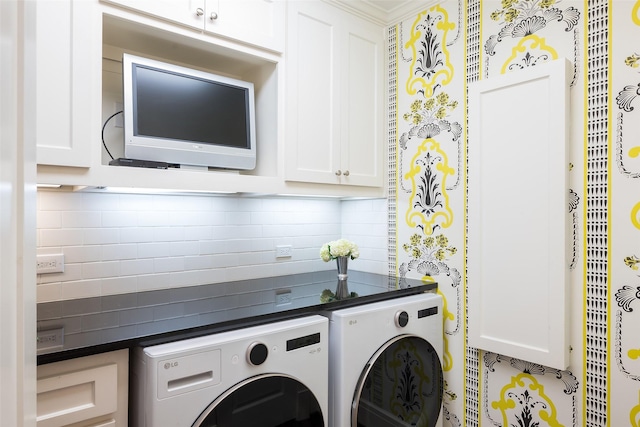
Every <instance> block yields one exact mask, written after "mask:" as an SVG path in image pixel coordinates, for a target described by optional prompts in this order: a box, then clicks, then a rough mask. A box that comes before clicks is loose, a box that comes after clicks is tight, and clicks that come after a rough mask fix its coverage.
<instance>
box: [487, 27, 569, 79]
mask: <svg viewBox="0 0 640 427" xmlns="http://www.w3.org/2000/svg"><path fill="white" fill-rule="evenodd" d="M530 51H537V52H544V53H548V54H549V56H550V57H551V58H550V60H552V59H557V58H558V52H556V50H555V49H554V48H552V47H551V46H549V45H547V43H546V42H545V39H544V38H543V37H538V36H536V35H535V34H530V35H528V36H527V37H525V38H523V39H522V40H520V43H518V44H517V45H516V46H515V47H514V48H513V49H512V50H511V56H510V57H509V58H508V59H507V60H506V62H505V63H504V65H503V66H502V69H501V70H500V73H501V74H504V73H506V72H507V71H508V70H509V65H511V64H513V63H515V61H516V59H517V58H518V56H519V55H520V54H522V53H525V52H530Z"/></svg>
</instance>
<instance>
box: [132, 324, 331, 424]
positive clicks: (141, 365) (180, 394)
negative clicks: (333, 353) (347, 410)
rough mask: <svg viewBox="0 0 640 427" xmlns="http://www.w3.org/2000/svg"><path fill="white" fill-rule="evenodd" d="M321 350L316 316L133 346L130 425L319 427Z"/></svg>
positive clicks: (323, 395)
mask: <svg viewBox="0 0 640 427" xmlns="http://www.w3.org/2000/svg"><path fill="white" fill-rule="evenodd" d="M328 353H329V352H328V321H327V319H326V318H325V317H322V316H318V315H310V316H306V317H301V318H296V319H289V320H281V321H278V322H274V323H269V324H265V325H259V326H251V327H247V328H243V329H238V330H233V331H226V332H222V333H218V334H214V335H208V336H203V337H197V338H190V339H186V340H182V341H176V342H171V343H167V344H160V345H155V346H150V347H139V348H136V349H135V350H134V354H133V364H132V381H133V390H132V399H133V400H132V405H133V408H131V410H132V411H133V414H134V415H133V419H132V421H133V425H134V426H138V427H142V426H145V427H173V426H175V427H188V426H194V427H195V426H202V427H205V426H207V427H214V426H223V427H251V426H256V427H258V426H259V427H272V426H273V427H275V426H283V427H284V426H305V427H306V426H317V427H327V426H328V415H327V414H328V401H327V396H328V378H327V376H328V374H327V372H328Z"/></svg>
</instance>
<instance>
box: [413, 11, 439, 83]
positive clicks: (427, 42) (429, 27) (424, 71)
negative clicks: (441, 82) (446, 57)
mask: <svg viewBox="0 0 640 427" xmlns="http://www.w3.org/2000/svg"><path fill="white" fill-rule="evenodd" d="M441 19H442V18H441V17H439V16H438V17H435V18H434V17H432V16H431V15H427V16H426V18H425V19H424V21H423V23H421V24H419V25H418V26H417V28H418V29H423V30H424V38H423V39H422V40H421V41H420V46H421V48H420V49H419V50H418V57H417V58H416V68H415V70H414V74H415V75H417V76H420V77H422V78H431V76H433V75H434V74H435V73H436V68H437V67H438V66H442V65H444V62H443V61H442V44H441V41H440V40H439V39H438V32H437V31H434V30H433V27H434V26H435V25H436V23H437V22H438V21H440V20H441Z"/></svg>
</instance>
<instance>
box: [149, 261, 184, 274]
mask: <svg viewBox="0 0 640 427" xmlns="http://www.w3.org/2000/svg"><path fill="white" fill-rule="evenodd" d="M153 271H154V273H170V272H172V271H184V257H172V258H156V259H154V260H153Z"/></svg>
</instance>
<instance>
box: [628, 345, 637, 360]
mask: <svg viewBox="0 0 640 427" xmlns="http://www.w3.org/2000/svg"><path fill="white" fill-rule="evenodd" d="M627 355H628V356H629V359H632V360H635V359H638V358H640V349H637V348H636V349H633V350H629V352H628V353H627Z"/></svg>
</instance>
